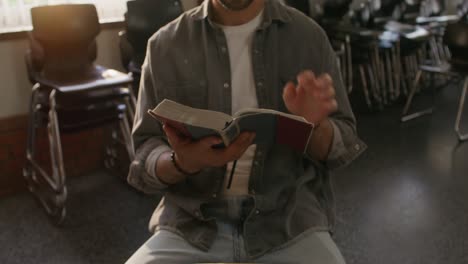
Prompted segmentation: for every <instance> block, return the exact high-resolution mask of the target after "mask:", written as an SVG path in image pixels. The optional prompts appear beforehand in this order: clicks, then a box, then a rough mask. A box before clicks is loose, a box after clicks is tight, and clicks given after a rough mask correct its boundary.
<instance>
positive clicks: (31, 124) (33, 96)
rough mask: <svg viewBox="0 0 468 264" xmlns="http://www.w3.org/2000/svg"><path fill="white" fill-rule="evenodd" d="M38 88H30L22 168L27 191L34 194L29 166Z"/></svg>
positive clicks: (33, 155)
mask: <svg viewBox="0 0 468 264" xmlns="http://www.w3.org/2000/svg"><path fill="white" fill-rule="evenodd" d="M39 88H40V85H39V84H35V85H34V86H33V88H32V93H31V101H30V105H29V117H28V138H27V145H26V165H25V167H24V168H23V177H24V178H25V180H26V184H27V187H28V190H29V191H30V192H31V193H34V192H35V183H34V182H35V180H34V179H35V178H36V176H35V171H34V167H33V165H32V164H31V161H33V160H34V159H35V153H36V151H35V147H36V133H37V128H36V127H37V124H36V122H38V119H37V109H36V94H37V90H38V89H39Z"/></svg>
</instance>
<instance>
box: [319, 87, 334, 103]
mask: <svg viewBox="0 0 468 264" xmlns="http://www.w3.org/2000/svg"><path fill="white" fill-rule="evenodd" d="M335 96H336V91H335V89H334V88H333V87H332V86H328V87H327V88H326V89H324V90H323V91H322V98H323V99H325V100H329V99H335Z"/></svg>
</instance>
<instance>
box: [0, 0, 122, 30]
mask: <svg viewBox="0 0 468 264" xmlns="http://www.w3.org/2000/svg"><path fill="white" fill-rule="evenodd" d="M127 1H128V0H0V32H7V31H21V30H27V29H29V28H30V26H31V14H30V9H31V7H35V6H40V5H56V4H67V3H70V4H81V3H92V4H94V5H95V6H96V9H97V11H98V14H99V18H100V20H101V22H108V21H115V20H122V19H123V15H124V13H125V11H126V10H127V6H126V3H127Z"/></svg>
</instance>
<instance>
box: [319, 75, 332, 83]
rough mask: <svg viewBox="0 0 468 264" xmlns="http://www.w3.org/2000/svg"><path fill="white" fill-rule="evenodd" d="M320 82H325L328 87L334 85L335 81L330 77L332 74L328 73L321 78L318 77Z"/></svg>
mask: <svg viewBox="0 0 468 264" xmlns="http://www.w3.org/2000/svg"><path fill="white" fill-rule="evenodd" d="M318 80H319V81H321V82H323V83H324V84H325V85H327V86H328V85H333V79H332V77H331V76H330V74H328V73H325V74H322V75H320V77H318Z"/></svg>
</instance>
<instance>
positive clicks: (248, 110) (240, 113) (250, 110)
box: [234, 108, 308, 123]
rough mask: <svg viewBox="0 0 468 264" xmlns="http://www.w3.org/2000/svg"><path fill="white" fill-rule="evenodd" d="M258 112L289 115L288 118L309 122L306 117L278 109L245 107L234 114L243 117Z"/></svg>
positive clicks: (235, 116) (236, 116)
mask: <svg viewBox="0 0 468 264" xmlns="http://www.w3.org/2000/svg"><path fill="white" fill-rule="evenodd" d="M256 114H274V115H280V116H284V117H287V118H291V119H294V120H297V121H301V122H305V123H308V122H307V120H305V118H303V117H301V116H296V115H292V114H288V113H283V112H280V111H276V110H272V109H263V108H258V109H255V108H245V109H242V110H240V111H238V112H236V113H235V114H234V118H239V117H242V116H246V115H256Z"/></svg>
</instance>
